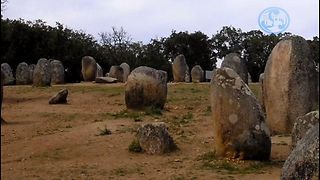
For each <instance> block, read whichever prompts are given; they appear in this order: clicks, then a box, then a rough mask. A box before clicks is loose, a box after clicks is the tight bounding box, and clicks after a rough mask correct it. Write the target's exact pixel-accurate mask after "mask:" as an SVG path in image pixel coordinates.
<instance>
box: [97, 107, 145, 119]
mask: <svg viewBox="0 0 320 180" xmlns="http://www.w3.org/2000/svg"><path fill="white" fill-rule="evenodd" d="M143 115H144V114H143V113H141V112H134V111H128V110H126V109H123V110H121V111H119V112H116V113H103V114H101V116H104V117H106V116H107V117H110V116H111V117H113V118H114V119H120V118H129V119H134V120H135V119H141V117H142V116H143Z"/></svg>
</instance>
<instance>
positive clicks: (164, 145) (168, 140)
mask: <svg viewBox="0 0 320 180" xmlns="http://www.w3.org/2000/svg"><path fill="white" fill-rule="evenodd" d="M136 137H137V139H138V142H139V145H140V147H141V149H142V150H143V151H145V152H146V153H147V154H164V153H169V152H171V151H173V150H175V149H176V148H177V146H176V144H175V143H174V141H173V139H172V137H171V136H170V134H169V132H168V128H167V127H166V125H165V124H164V123H162V122H160V123H152V124H145V125H142V126H141V127H140V128H139V129H138V131H137V134H136Z"/></svg>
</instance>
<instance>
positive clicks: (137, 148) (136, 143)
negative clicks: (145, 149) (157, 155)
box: [128, 139, 142, 153]
mask: <svg viewBox="0 0 320 180" xmlns="http://www.w3.org/2000/svg"><path fill="white" fill-rule="evenodd" d="M128 150H129V151H130V152H135V153H139V152H142V148H141V146H140V144H139V141H138V140H137V139H134V140H133V141H132V142H131V143H130V145H129V147H128Z"/></svg>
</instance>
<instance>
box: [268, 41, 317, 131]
mask: <svg viewBox="0 0 320 180" xmlns="http://www.w3.org/2000/svg"><path fill="white" fill-rule="evenodd" d="M308 57H309V46H308V43H307V42H306V40H305V39H303V38H302V37H299V36H293V37H289V38H284V39H283V40H281V41H280V42H279V43H278V44H277V45H276V46H275V47H274V48H273V50H272V52H271V54H270V56H269V59H268V61H267V64H266V67H265V71H264V80H263V91H264V92H263V95H264V98H263V99H264V105H265V108H266V116H267V124H268V127H269V128H270V130H271V132H272V133H273V134H279V133H290V132H291V130H292V127H293V123H294V121H295V120H296V118H297V117H298V116H302V115H305V114H306V113H308V112H310V111H312V110H315V109H316V106H317V104H318V102H317V101H318V100H317V85H316V84H317V75H316V69H315V65H314V62H313V60H310V59H309V58H308Z"/></svg>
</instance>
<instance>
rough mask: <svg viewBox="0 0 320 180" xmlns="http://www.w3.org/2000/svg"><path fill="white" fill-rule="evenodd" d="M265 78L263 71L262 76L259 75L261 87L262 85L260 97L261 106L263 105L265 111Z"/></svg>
mask: <svg viewBox="0 0 320 180" xmlns="http://www.w3.org/2000/svg"><path fill="white" fill-rule="evenodd" d="M263 79H264V73H261V74H260V76H259V83H260V87H261V99H260V103H261V107H262V109H263V112H266V107H265V106H264V95H263V94H264V90H263Z"/></svg>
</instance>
